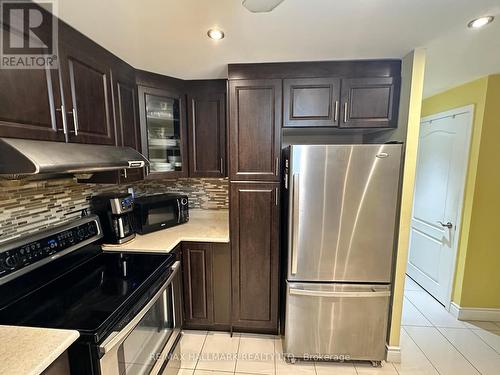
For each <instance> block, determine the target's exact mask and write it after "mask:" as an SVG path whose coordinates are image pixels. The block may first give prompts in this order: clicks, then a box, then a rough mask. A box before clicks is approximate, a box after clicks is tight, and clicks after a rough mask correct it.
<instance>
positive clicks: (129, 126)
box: [113, 71, 144, 183]
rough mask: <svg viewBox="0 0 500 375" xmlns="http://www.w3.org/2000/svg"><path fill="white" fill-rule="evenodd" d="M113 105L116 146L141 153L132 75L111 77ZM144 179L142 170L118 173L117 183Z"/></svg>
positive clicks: (134, 86)
mask: <svg viewBox="0 0 500 375" xmlns="http://www.w3.org/2000/svg"><path fill="white" fill-rule="evenodd" d="M113 99H114V100H113V103H114V106H113V107H114V115H115V123H116V135H117V144H118V145H119V146H126V147H131V148H133V149H134V150H137V151H139V152H140V151H141V134H140V126H139V107H138V103H137V88H136V85H135V80H134V76H133V74H125V73H123V72H118V71H117V73H116V74H115V75H113ZM143 179H144V168H137V169H128V170H123V171H120V172H119V181H118V183H129V182H134V181H140V180H143Z"/></svg>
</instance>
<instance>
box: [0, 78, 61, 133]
mask: <svg viewBox="0 0 500 375" xmlns="http://www.w3.org/2000/svg"><path fill="white" fill-rule="evenodd" d="M57 76H58V72H57V70H50V69H47V70H36V69H33V70H21V69H19V70H16V69H0V87H1V88H2V89H1V90H0V136H1V137H12V138H29V139H38V140H45V141H64V140H65V137H64V129H63V125H62V118H61V112H60V110H61V104H60V103H61V99H60V94H59V90H58V89H59V80H58V78H57Z"/></svg>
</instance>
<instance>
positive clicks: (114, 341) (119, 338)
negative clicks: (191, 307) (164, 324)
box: [99, 261, 181, 354]
mask: <svg viewBox="0 0 500 375" xmlns="http://www.w3.org/2000/svg"><path fill="white" fill-rule="evenodd" d="M180 265H181V262H180V261H176V262H175V263H174V264H173V266H172V274H171V275H170V276H169V277H168V279H167V281H165V283H164V284H163V285H162V286H161V288H160V290H159V291H158V292H156V294H155V295H154V296H153V298H151V299H150V300H149V302H148V303H147V304H146V306H144V307H143V308H142V310H141V311H140V312H139V313H138V314H137V315H136V316H134V318H133V319H132V320H131V321H130V322H128V324H127V325H126V326H125V327H124V328H123V329H122V330H121V331H119V332H113V333H111V335H110V336H109V337H108V338H107V339H106V340H105V341H104V342H103V343H102V344H101V345H100V346H99V351H100V352H101V354H106V353H108V352H109V351H110V350H111V349H113V348H114V347H115V346H116V345H119V344H120V343H122V342H123V340H125V339H126V338H127V336H128V335H129V334H130V333H131V332H132V331H133V330H134V328H135V327H136V326H137V325H138V324H139V323H140V321H141V320H142V318H144V316H145V315H146V314H147V313H148V311H149V310H150V309H151V307H152V306H153V305H154V304H155V303H156V301H158V300H159V299H160V297H161V295H162V294H163V292H165V290H166V289H167V288H168V286H169V285H170V284H171V283H172V281H173V280H174V278H175V277H176V276H177V273H178V271H179V268H180Z"/></svg>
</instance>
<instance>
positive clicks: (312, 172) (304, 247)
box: [284, 144, 402, 361]
mask: <svg viewBox="0 0 500 375" xmlns="http://www.w3.org/2000/svg"><path fill="white" fill-rule="evenodd" d="M401 156H402V145H401V144H384V145H293V146H290V148H289V150H288V156H287V158H286V159H285V160H286V162H285V169H286V171H285V172H286V182H285V188H286V189H288V191H287V193H288V206H289V209H288V240H287V242H288V243H287V247H288V256H287V278H286V279H287V280H286V313H285V314H286V318H285V337H284V352H285V353H286V354H288V355H289V356H290V357H292V358H293V357H309V356H321V357H323V358H326V359H352V360H371V361H381V360H382V359H384V358H385V343H386V335H387V324H388V316H389V303H390V296H391V285H390V283H391V275H392V268H393V258H394V251H395V245H394V244H395V238H396V236H395V228H396V217H397V208H398V196H399V184H400V171H401Z"/></svg>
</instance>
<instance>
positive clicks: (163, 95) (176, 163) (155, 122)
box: [139, 86, 188, 178]
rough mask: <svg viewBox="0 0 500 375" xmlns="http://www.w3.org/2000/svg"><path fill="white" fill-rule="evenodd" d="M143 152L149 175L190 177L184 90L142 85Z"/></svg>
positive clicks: (140, 91)
mask: <svg viewBox="0 0 500 375" xmlns="http://www.w3.org/2000/svg"><path fill="white" fill-rule="evenodd" d="M139 100H140V115H141V140H142V152H143V154H144V155H145V156H146V157H147V158H148V159H149V161H150V163H151V164H150V167H149V170H148V174H147V177H148V178H169V177H184V176H187V171H188V163H187V152H186V144H187V137H186V121H185V106H184V105H185V99H184V96H183V95H182V94H180V93H174V92H169V91H165V90H159V89H155V88H150V87H143V86H139Z"/></svg>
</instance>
